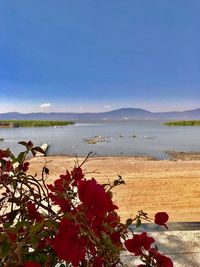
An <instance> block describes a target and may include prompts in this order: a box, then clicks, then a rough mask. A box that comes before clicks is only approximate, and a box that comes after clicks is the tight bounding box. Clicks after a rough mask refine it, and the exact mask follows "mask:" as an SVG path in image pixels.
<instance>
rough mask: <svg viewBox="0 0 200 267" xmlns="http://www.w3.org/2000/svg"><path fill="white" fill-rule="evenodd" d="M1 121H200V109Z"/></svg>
mask: <svg viewBox="0 0 200 267" xmlns="http://www.w3.org/2000/svg"><path fill="white" fill-rule="evenodd" d="M0 120H73V121H77V122H81V121H96V120H100V121H111V120H165V121H166V120H200V109H195V110H187V111H182V112H178V111H174V112H173V111H172V112H150V111H148V110H144V109H140V108H121V109H116V110H112V111H107V112H99V113H60V112H51V113H41V112H40V113H26V114H22V113H18V112H9V113H2V114H0Z"/></svg>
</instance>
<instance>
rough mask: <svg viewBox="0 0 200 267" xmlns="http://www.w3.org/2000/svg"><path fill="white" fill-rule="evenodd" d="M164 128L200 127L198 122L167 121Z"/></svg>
mask: <svg viewBox="0 0 200 267" xmlns="http://www.w3.org/2000/svg"><path fill="white" fill-rule="evenodd" d="M164 125H166V126H200V121H199V120H191V121H184V120H183V121H168V122H165V123H164Z"/></svg>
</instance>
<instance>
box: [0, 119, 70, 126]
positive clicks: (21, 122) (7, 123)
mask: <svg viewBox="0 0 200 267" xmlns="http://www.w3.org/2000/svg"><path fill="white" fill-rule="evenodd" d="M72 124H74V122H73V121H41V120H0V127H1V126H2V127H6V126H7V127H52V126H66V125H72Z"/></svg>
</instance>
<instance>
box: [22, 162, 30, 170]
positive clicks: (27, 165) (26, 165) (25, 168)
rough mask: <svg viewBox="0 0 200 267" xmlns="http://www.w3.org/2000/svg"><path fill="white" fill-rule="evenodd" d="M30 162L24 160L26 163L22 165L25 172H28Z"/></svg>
mask: <svg viewBox="0 0 200 267" xmlns="http://www.w3.org/2000/svg"><path fill="white" fill-rule="evenodd" d="M29 165H30V163H29V162H24V164H23V165H22V170H23V171H24V172H26V171H27V170H28V167H29Z"/></svg>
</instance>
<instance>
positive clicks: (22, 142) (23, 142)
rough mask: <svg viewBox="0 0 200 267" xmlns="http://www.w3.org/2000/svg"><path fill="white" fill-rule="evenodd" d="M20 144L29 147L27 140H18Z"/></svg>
mask: <svg viewBox="0 0 200 267" xmlns="http://www.w3.org/2000/svg"><path fill="white" fill-rule="evenodd" d="M18 144H20V145H22V146H25V147H27V142H25V141H20V142H18Z"/></svg>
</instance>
